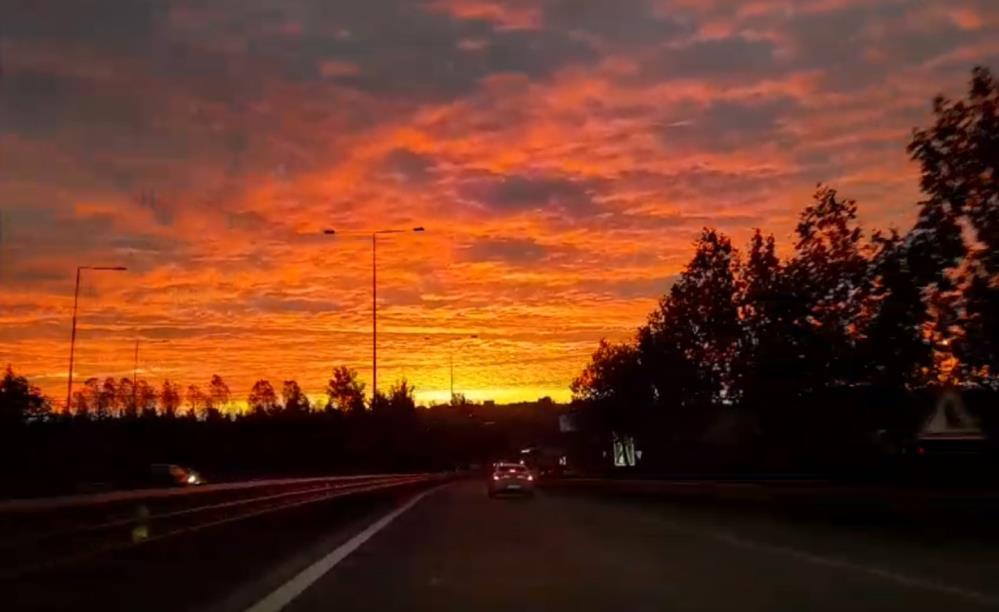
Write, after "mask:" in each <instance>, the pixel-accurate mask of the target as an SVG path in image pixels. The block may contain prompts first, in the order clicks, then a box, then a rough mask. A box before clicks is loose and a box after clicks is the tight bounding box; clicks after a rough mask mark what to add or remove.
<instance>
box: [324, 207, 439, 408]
mask: <svg viewBox="0 0 999 612" xmlns="http://www.w3.org/2000/svg"><path fill="white" fill-rule="evenodd" d="M423 231H425V230H424V229H423V226H419V227H414V228H413V229H411V230H404V229H382V230H375V231H373V232H344V233H342V235H346V236H368V235H370V236H371V399H372V400H373V399H374V398H375V395H376V394H377V393H378V260H377V251H378V236H380V235H382V234H402V233H405V232H423ZM323 233H324V234H326V235H327V236H335V235H337V231H336V230H334V229H326V230H323Z"/></svg>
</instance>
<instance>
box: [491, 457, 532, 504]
mask: <svg viewBox="0 0 999 612" xmlns="http://www.w3.org/2000/svg"><path fill="white" fill-rule="evenodd" d="M488 491H489V497H495V496H497V495H499V494H500V493H523V494H525V495H534V474H531V471H530V470H529V469H527V468H526V467H524V466H522V465H520V464H519V463H496V464H494V465H493V471H492V474H490V475H489V482H488Z"/></svg>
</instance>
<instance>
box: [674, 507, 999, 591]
mask: <svg viewBox="0 0 999 612" xmlns="http://www.w3.org/2000/svg"><path fill="white" fill-rule="evenodd" d="M663 523H664V524H666V525H667V526H669V527H670V528H672V529H675V530H679V531H684V532H685V533H690V532H691V530H690V529H689V528H687V527H684V526H682V525H680V524H679V523H675V522H673V521H663ZM695 533H698V534H700V535H701V536H704V537H708V538H710V539H712V540H715V541H718V542H722V543H724V544H728V545H730V546H737V547H740V548H745V549H748V550H756V551H760V552H766V553H770V554H774V555H783V556H785V557H791V558H793V559H797V560H799V561H804V562H806V563H811V564H813V565H821V566H824V567H830V568H835V569H841V570H848V571H853V572H857V573H860V574H866V575H868V576H871V577H874V578H879V579H881V580H884V581H887V582H892V583H894V584H897V585H899V586H903V587H907V588H910V589H919V590H923V591H933V592H936V593H942V594H945V595H953V596H955V597H959V598H961V599H966V600H968V601H973V602H975V603H979V604H985V605H989V606H997V605H999V597H997V596H995V595H991V594H989V593H983V592H981V591H975V590H973V589H966V588H963V587H958V586H953V585H950V584H945V583H942V582H937V581H935V580H929V579H926V578H919V577H916V576H909V575H907V574H901V573H899V572H894V571H892V570H886V569H882V568H880V567H872V566H869V565H861V564H859V563H854V562H852V561H847V560H845V559H837V558H835V557H823V556H821V555H816V554H814V553H810V552H805V551H803V550H798V549H796V548H791V547H788V546H778V545H775V544H767V543H764V542H757V541H755V540H747V539H745V538H740V537H738V536H734V535H732V534H730V533H725V532H724V531H701V530H698V531H695Z"/></svg>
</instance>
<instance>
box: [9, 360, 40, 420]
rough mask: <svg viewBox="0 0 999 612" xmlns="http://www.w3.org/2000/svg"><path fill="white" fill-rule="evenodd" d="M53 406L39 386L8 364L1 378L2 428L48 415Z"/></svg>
mask: <svg viewBox="0 0 999 612" xmlns="http://www.w3.org/2000/svg"><path fill="white" fill-rule="evenodd" d="M50 411H51V406H50V405H49V402H48V400H46V399H45V397H44V396H43V395H42V392H41V391H40V390H39V389H38V387H35V386H32V385H31V384H30V383H29V382H28V379H27V378H25V377H23V376H17V375H15V374H14V369H13V368H12V367H11V366H10V365H9V364H8V365H7V369H6V371H5V372H4V376H3V378H2V379H0V428H4V429H6V428H9V427H12V426H16V425H20V424H22V423H25V422H30V421H38V420H43V419H45V418H46V417H48V415H49V413H50Z"/></svg>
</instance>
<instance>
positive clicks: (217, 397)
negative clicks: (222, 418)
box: [208, 374, 232, 412]
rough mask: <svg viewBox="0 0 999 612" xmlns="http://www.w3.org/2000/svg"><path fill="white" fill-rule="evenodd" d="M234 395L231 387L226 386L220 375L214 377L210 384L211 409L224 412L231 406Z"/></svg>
mask: <svg viewBox="0 0 999 612" xmlns="http://www.w3.org/2000/svg"><path fill="white" fill-rule="evenodd" d="M231 399H232V394H231V393H230V392H229V385H227V384H225V381H223V380H222V377H221V376H219V375H218V374H213V375H212V380H211V382H209V383H208V403H209V405H210V407H211V408H214V409H215V410H218V411H220V412H224V411H225V409H226V408H227V407H228V406H229V402H230V401H231Z"/></svg>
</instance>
